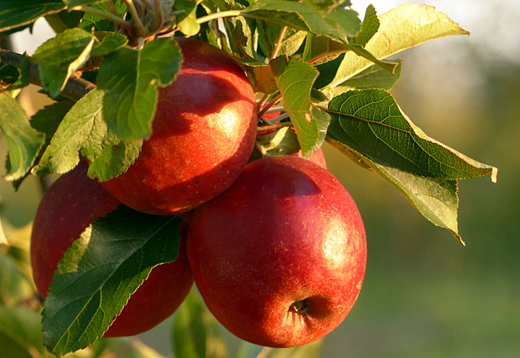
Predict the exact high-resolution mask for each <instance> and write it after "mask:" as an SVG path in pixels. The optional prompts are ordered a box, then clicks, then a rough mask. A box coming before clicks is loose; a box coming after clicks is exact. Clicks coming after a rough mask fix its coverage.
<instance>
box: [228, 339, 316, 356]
mask: <svg viewBox="0 0 520 358" xmlns="http://www.w3.org/2000/svg"><path fill="white" fill-rule="evenodd" d="M322 343H323V341H322V340H321V339H319V340H317V341H314V342H312V343H309V344H306V345H303V346H300V347H294V348H268V347H262V346H258V345H255V344H252V343H249V342H245V341H242V342H241V344H240V346H239V348H238V353H237V357H236V358H257V357H265V358H319V357H320V356H321V355H320V353H321V346H322Z"/></svg>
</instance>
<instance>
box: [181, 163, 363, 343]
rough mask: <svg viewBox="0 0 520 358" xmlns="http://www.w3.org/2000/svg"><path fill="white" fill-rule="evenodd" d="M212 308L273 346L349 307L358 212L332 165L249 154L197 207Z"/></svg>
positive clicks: (324, 329)
mask: <svg viewBox="0 0 520 358" xmlns="http://www.w3.org/2000/svg"><path fill="white" fill-rule="evenodd" d="M187 252H188V261H189V262H190V265H191V267H192V270H193V276H194V279H195V284H196V285H197V287H198V289H199V292H200V293H201V296H202V298H203V299H204V301H205V303H206V305H207V307H208V309H209V310H210V311H211V312H212V313H213V315H214V316H215V317H216V318H217V320H218V321H219V322H220V323H221V324H222V325H224V327H226V328H227V329H228V330H229V331H230V332H231V333H233V334H234V335H236V336H237V337H239V338H241V339H243V340H246V341H249V342H251V343H254V344H258V345H262V346H269V347H278V348H282V347H294V346H300V345H304V344H307V343H310V342H312V341H315V340H317V339H319V338H321V337H323V336H324V335H326V334H327V333H329V332H330V331H332V330H333V329H334V328H335V327H337V326H338V325H339V324H340V323H341V322H342V321H343V320H344V318H345V317H346V316H347V314H348V313H349V311H350V309H351V308H352V306H353V305H354V302H355V300H356V298H357V296H358V294H359V291H360V289H361V285H362V281H363V277H364V273H365V267H366V257H367V256H366V255H367V252H366V239H365V230H364V226H363V222H362V219H361V216H360V214H359V211H358V209H357V207H356V204H355V203H354V201H353V199H352V198H351V196H350V195H349V193H348V192H347V190H346V189H345V188H344V187H343V185H341V183H340V182H339V181H338V180H337V179H336V178H334V176H333V175H332V174H330V173H329V172H328V171H326V170H325V169H323V168H322V167H320V166H319V165H317V164H315V163H313V162H311V161H309V160H306V159H302V158H298V157H295V156H275V157H267V158H262V159H258V160H255V161H253V162H250V163H249V164H248V165H246V167H245V168H244V170H243V172H242V174H241V175H240V176H239V177H238V179H237V180H236V181H235V183H233V185H232V186H231V187H230V188H229V189H228V190H226V191H225V192H224V193H223V194H221V195H219V196H218V197H216V198H215V199H213V200H211V201H209V202H207V203H206V204H204V205H202V206H200V207H199V208H197V209H195V210H194V211H193V216H192V219H191V222H190V228H189V232H188V243H187Z"/></svg>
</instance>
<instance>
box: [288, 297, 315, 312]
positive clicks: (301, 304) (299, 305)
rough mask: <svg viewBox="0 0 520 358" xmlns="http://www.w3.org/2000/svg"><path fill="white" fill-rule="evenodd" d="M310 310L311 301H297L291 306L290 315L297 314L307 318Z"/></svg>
mask: <svg viewBox="0 0 520 358" xmlns="http://www.w3.org/2000/svg"><path fill="white" fill-rule="evenodd" d="M310 309H311V305H310V304H309V301H308V300H307V299H306V298H304V299H303V300H300V301H295V302H293V303H292V304H291V305H290V306H289V312H290V313H297V314H299V315H301V316H305V315H306V314H307V313H308V312H309V310H310Z"/></svg>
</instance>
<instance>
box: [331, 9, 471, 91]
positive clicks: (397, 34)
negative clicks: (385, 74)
mask: <svg viewBox="0 0 520 358" xmlns="http://www.w3.org/2000/svg"><path fill="white" fill-rule="evenodd" d="M379 21H380V27H379V30H378V32H377V33H376V34H375V35H374V36H373V37H372V38H371V39H370V40H369V41H368V42H367V43H366V45H365V49H366V50H368V51H369V52H370V53H371V54H372V55H374V56H375V57H376V58H377V59H384V58H387V57H389V56H391V55H394V54H396V53H398V52H401V51H403V50H406V49H408V48H410V47H413V46H416V45H419V44H421V43H424V42H427V41H430V40H434V39H437V38H441V37H446V36H453V35H463V34H468V32H467V31H466V30H463V29H462V28H461V27H460V26H459V25H458V24H457V23H455V22H453V21H452V20H450V19H449V18H448V16H446V15H445V14H443V13H442V12H439V11H436V10H435V8H433V7H431V6H426V5H418V4H404V5H400V6H398V7H396V8H395V9H392V10H390V11H388V12H386V13H384V14H382V15H381V16H379ZM371 65H372V63H371V62H370V61H369V60H367V59H366V58H363V57H359V56H356V54H355V53H347V54H345V58H344V59H343V62H342V63H341V66H339V68H338V70H337V73H336V75H335V78H334V79H333V80H332V82H331V83H330V84H329V86H330V87H334V86H337V85H338V84H340V83H342V82H345V81H346V80H347V79H349V78H350V77H352V76H354V75H355V74H357V73H359V72H361V71H363V70H364V69H365V68H367V67H369V66H371Z"/></svg>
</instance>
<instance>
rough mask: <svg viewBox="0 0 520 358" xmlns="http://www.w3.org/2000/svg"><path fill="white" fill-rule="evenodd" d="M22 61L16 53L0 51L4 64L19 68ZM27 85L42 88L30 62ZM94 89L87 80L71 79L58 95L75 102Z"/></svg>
mask: <svg viewBox="0 0 520 358" xmlns="http://www.w3.org/2000/svg"><path fill="white" fill-rule="evenodd" d="M22 59H23V56H22V55H20V54H18V53H15V52H10V51H4V50H0V62H2V63H4V64H7V65H13V66H15V67H19V66H20V63H21V62H22ZM29 83H32V84H34V85H37V86H40V87H43V86H42V81H41V79H40V71H39V70H38V66H37V65H36V64H34V63H32V62H31V64H30V67H29ZM94 88H96V86H95V85H94V84H93V83H91V82H89V81H87V80H84V79H82V78H71V79H69V80H68V81H67V84H66V85H65V87H64V88H63V91H61V92H60V94H61V95H62V96H63V97H66V98H68V99H70V100H73V101H75V102H77V101H79V100H80V99H81V98H82V97H83V96H84V95H86V94H87V93H89V92H90V91H92V90H93V89H94Z"/></svg>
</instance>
